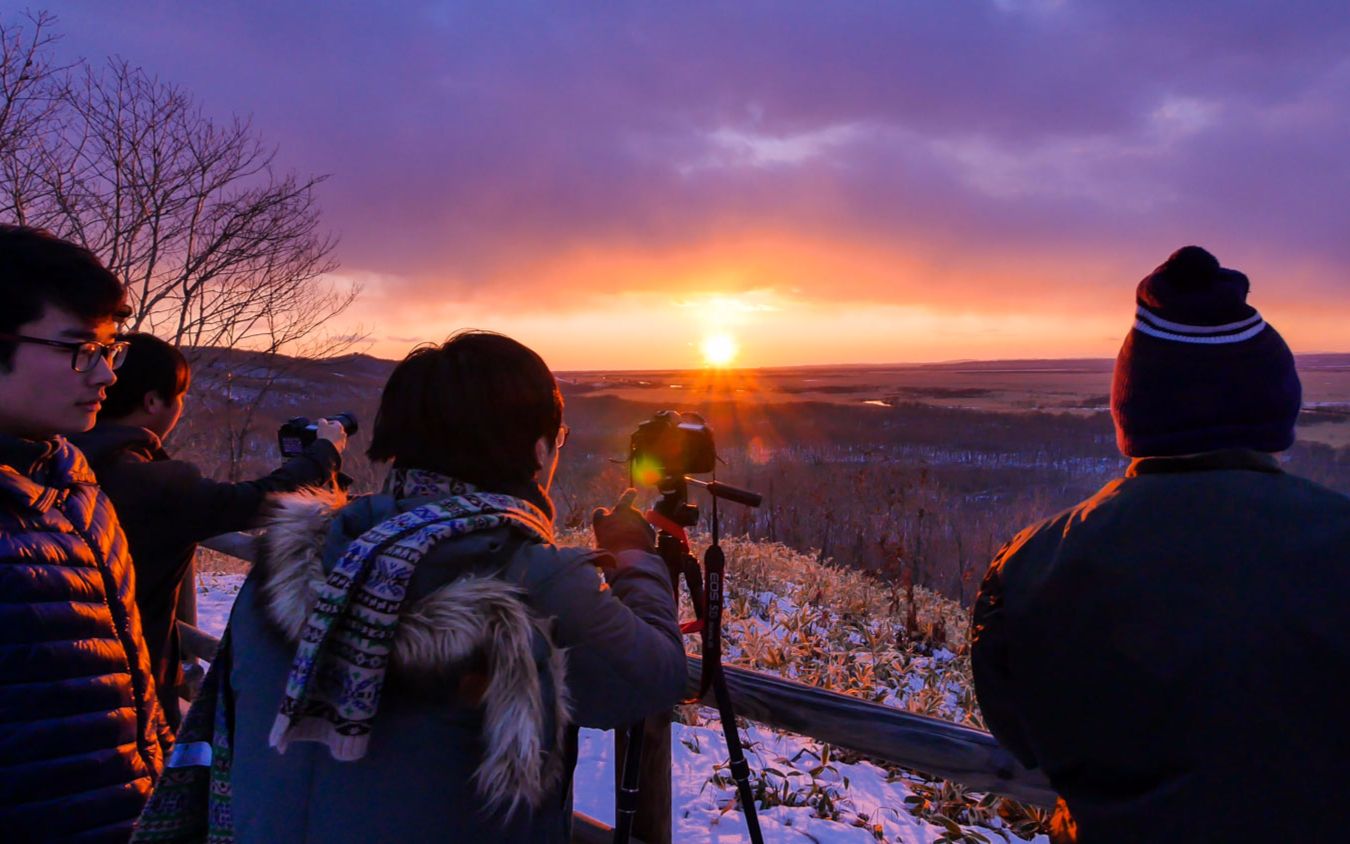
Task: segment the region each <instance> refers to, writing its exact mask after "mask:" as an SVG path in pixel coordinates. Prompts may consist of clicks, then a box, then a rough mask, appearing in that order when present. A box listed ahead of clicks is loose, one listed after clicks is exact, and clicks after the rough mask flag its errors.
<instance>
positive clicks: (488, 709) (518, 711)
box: [258, 490, 570, 815]
mask: <svg viewBox="0 0 1350 844" xmlns="http://www.w3.org/2000/svg"><path fill="white" fill-rule="evenodd" d="M346 503H347V501H346V498H345V496H343V495H342V494H341V493H335V492H329V491H323V490H306V491H302V492H294V493H286V494H281V495H276V496H274V497H273V499H272V507H271V509H270V512H269V514H268V515H267V517H266V518H265V519H264V521H263V524H264V527H265V533H264V535H263V538H262V541H261V543H260V549H259V550H260V553H259V557H258V568H259V575H260V580H259V588H260V593H261V598H262V606H263V611H264V613H265V615H266V617H267V619H268V621H269V622H270V623H271V624H272V626H273V627H274V628H275V629H276V630H277V631H278V632H280V633H281V634H282V635H284V636H285V637H286V639H287V640H288V641H290V642H292V643H296V642H298V641H299V638H300V633H301V631H302V630H303V628H304V626H305V620H306V618H307V616H308V615H309V612H310V609H311V608H312V606H313V604H314V597H315V591H316V589H317V587H318V586H319V585H320V584H322V583H323V582H324V578H325V576H326V575H325V566H324V564H325V560H324V549H325V545H326V543H327V542H328V538H329V533H330V530H331V529H332V527H333V522H334V519H335V518H337V517H338V514H339V511H340V510H341V509H342V507H343V506H344V505H345V504H346ZM330 548H331V546H330ZM329 553H330V554H331V550H330V552H329ZM541 640H542V642H544V643H546V647H545V650H546V652H547V654H548V657H547V659H545V660H542V661H541V660H538V659H537V658H536V655H535V654H536V651H535V644H536V642H537V641H541ZM390 659H391V662H390V671H391V677H401V678H403V679H409V680H413V681H414V682H415V683H417V684H418V685H419V686H420V685H426V684H427V683H432V684H435V685H434V686H433V687H434V688H445V689H446V695H447V697H453V696H454V691H453V689H454V685H453V682H452V681H453V680H454V679H455V677H454V675H455V674H456V673H461V674H462V673H463V671H464V667H465V666H467V665H470V664H472V665H474V666H475V667H476V668H475V670H482V671H484V673H485V675H486V677H485V680H486V685H485V688H484V690H483V692H482V694H481V697H480V698H479V699H478V700H477V701H468V702H466V701H464V700H462V699H460V700H459V702H458V704H454V703H448V704H447V705H477V706H481V708H482V711H483V741H484V744H485V748H486V750H485V753H484V755H483V759H482V761H481V763H480V764H479V766H478V769H477V771H476V773H475V775H474V780H475V784H476V786H477V791H478V793H479V795H480V797H481V798H482V799H483V800H484V802H485V804H486V805H487V806H488V807H489V808H491V809H494V810H495V809H501V810H504V811H505V812H506V814H507V815H510V814H511V813H513V812H514V811H515V810H517V809H518V808H520V807H522V806H528V807H530V808H536V807H538V806H539V805H540V803H541V801H542V800H543V799H544V797H545V795H546V794H547V793H548V792H549V790H550V789H551V788H552V786H553V785H554V784H555V783H556V780H557V777H558V776H559V774H560V773H561V769H562V757H563V753H562V752H561V748H562V745H563V737H564V734H565V731H566V729H567V726H568V724H569V723H570V716H569V706H568V695H567V689H566V686H565V676H566V672H565V669H566V666H565V662H564V653H563V651H562V650H561V649H559V648H557V647H556V646H554V645H553V643H552V641H551V640H550V638H549V637H548V635H547V634H546V632H545V631H544V630H543V629H542V627H541V625H540V624H539V622H538V620H537V619H536V618H535V617H534V616H533V615H532V613H531V612H530V609H529V607H528V606H527V605H526V603H525V601H524V600H523V594H522V591H521V590H520V589H519V588H518V587H516V586H514V585H512V584H511V583H508V582H506V581H504V580H501V579H499V578H496V577H492V576H484V575H472V574H466V575H464V576H461V577H458V578H456V579H454V580H451V581H449V582H447V583H445V584H444V585H442V586H440V587H438V588H436V589H434V590H432V591H431V592H429V593H427V594H425V595H424V596H421V597H413V596H410V597H409V599H408V601H407V603H406V604H405V605H404V607H403V609H402V611H401V613H400V616H399V622H398V628H397V631H396V633H395V636H394V644H393V651H392V653H391V655H390ZM480 666H481V668H479V667H480ZM541 671H544V672H547V674H548V675H549V679H550V680H551V683H547V684H546V683H545V682H543V678H542V677H541ZM460 679H463V677H462V676H461V677H460ZM546 686H548V687H549V688H551V689H552V693H551V699H550V700H545V699H544V698H545V687H546ZM550 716H551V717H550ZM550 720H551V721H552V722H553V726H554V729H553V730H552V731H549V730H548V727H547V725H548V724H549V721H550ZM378 724H379V721H378V716H376V722H375V732H374V734H373V738H372V740H373V741H379V726H378Z"/></svg>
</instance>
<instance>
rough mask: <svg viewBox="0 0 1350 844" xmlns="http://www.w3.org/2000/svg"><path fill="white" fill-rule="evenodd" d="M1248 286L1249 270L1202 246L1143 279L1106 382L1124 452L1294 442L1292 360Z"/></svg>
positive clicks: (1297, 398)
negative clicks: (1235, 267)
mask: <svg viewBox="0 0 1350 844" xmlns="http://www.w3.org/2000/svg"><path fill="white" fill-rule="evenodd" d="M1249 289H1250V283H1249V282H1248V280H1247V276H1245V275H1243V274H1242V273H1240V272H1238V271H1237V270H1231V269H1226V268H1224V267H1221V266H1220V265H1219V261H1218V259H1217V258H1215V257H1214V256H1213V255H1211V254H1210V253H1208V252H1206V251H1205V250H1204V249H1201V248H1200V247H1198V246H1187V247H1184V248H1182V249H1179V250H1177V251H1176V252H1174V253H1173V254H1172V256H1171V257H1169V258H1168V259H1167V260H1166V261H1165V262H1164V263H1163V264H1162V266H1160V267H1158V268H1157V269H1156V270H1154V271H1153V272H1152V273H1150V274H1149V275H1147V276H1146V277H1145V278H1144V280H1143V281H1141V282H1139V287H1138V290H1137V291H1136V310H1135V322H1134V327H1133V329H1132V330H1131V331H1130V333H1129V335H1127V336H1126V338H1125V343H1124V345H1122V346H1121V349H1120V355H1119V356H1118V357H1117V359H1116V369H1115V375H1114V378H1113V382H1112V386H1111V415H1112V418H1113V419H1114V420H1115V423H1116V443H1117V445H1119V446H1120V450H1121V451H1122V452H1123V453H1124V454H1126V455H1127V456H1130V457H1146V456H1165V455H1178V454H1193V453H1198V452H1203V451H1215V450H1218V449H1224V448H1249V449H1254V450H1257V451H1266V452H1276V451H1283V450H1285V449H1287V448H1289V446H1290V445H1292V444H1293V441H1294V423H1295V422H1296V421H1297V419H1298V412H1299V408H1300V406H1301V403H1302V387H1301V385H1300V384H1299V379H1298V373H1297V371H1296V370H1295V368H1294V358H1293V355H1292V354H1291V353H1290V351H1289V347H1288V346H1287V345H1285V342H1284V339H1283V338H1281V337H1280V335H1279V332H1277V331H1276V330H1275V329H1274V328H1273V327H1272V326H1271V325H1270V324H1269V323H1267V322H1266V321H1265V320H1264V319H1262V317H1261V314H1259V313H1258V312H1257V311H1256V309H1255V308H1253V307H1252V306H1251V305H1249V304H1247V293H1248V290H1249Z"/></svg>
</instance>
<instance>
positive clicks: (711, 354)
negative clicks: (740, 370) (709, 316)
mask: <svg viewBox="0 0 1350 844" xmlns="http://www.w3.org/2000/svg"><path fill="white" fill-rule="evenodd" d="M701 350H702V352H703V361H704V362H705V363H706V364H708V366H716V367H722V366H728V365H730V364H731V362H732V361H734V360H735V359H736V353H737V352H739V351H740V347H739V346H737V345H736V341H735V339H733V338H732V337H731V335H729V334H709V335H708V336H707V337H704V338H703V345H702V346H701Z"/></svg>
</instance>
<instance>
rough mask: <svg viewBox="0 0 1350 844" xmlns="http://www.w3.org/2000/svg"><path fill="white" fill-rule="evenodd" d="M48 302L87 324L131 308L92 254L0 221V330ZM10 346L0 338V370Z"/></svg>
mask: <svg viewBox="0 0 1350 844" xmlns="http://www.w3.org/2000/svg"><path fill="white" fill-rule="evenodd" d="M48 305H52V306H54V307H57V308H60V309H61V310H63V311H68V312H70V313H72V314H74V315H75V316H77V317H79V318H80V319H83V320H85V321H86V322H89V323H91V324H92V323H96V322H101V321H102V320H105V319H111V320H116V321H121V320H124V319H126V318H127V316H128V315H130V313H131V309H130V308H128V307H127V294H126V289H125V288H123V287H122V283H121V282H120V281H118V280H117V276H115V275H113V274H112V273H111V272H109V271H108V270H107V268H105V267H104V266H103V264H101V263H100V262H99V260H98V258H96V257H94V253H92V252H90V251H89V250H88V249H85V248H83V247H81V246H76V245H75V244H73V243H70V242H68V241H65V240H61V239H59V238H57V237H55V236H54V235H52V234H51V233H50V232H47V231H43V230H42V229H34V228H29V227H27V226H11V225H5V224H3V223H0V334H15V333H17V332H18V331H19V329H20V327H21V326H24V325H27V324H28V323H30V322H37V321H38V320H40V319H42V318H43V317H44V316H45V315H46V310H47V306H48ZM15 345H16V344H15V343H14V341H12V340H0V371H5V372H8V371H9V369H10V366H11V365H12V364H13V362H14V348H15Z"/></svg>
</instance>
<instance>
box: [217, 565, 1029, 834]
mask: <svg viewBox="0 0 1350 844" xmlns="http://www.w3.org/2000/svg"><path fill="white" fill-rule="evenodd" d="M243 580H244V576H243V575H239V574H213V573H206V574H203V575H201V576H200V578H199V585H198V597H197V601H198V604H197V612H198V624H199V626H201V627H202V628H203V629H205V630H207V631H209V632H211V633H213V634H216V635H219V634H220V632H221V631H222V630H223V629H224V628H225V622H226V620H227V619H228V617H229V611H230V606H231V605H232V603H233V601H234V596H235V594H236V593H237V592H238V591H239V587H240V585H241V584H242V583H243ZM700 717H701V718H703V719H704V720H705V721H706V724H705V725H703V726H686V725H683V724H675V725H674V726H673V728H672V730H671V762H672V772H671V786H672V792H673V793H672V800H671V824H672V828H673V831H674V840H676V841H680V842H689V844H704V842H709V843H711V842H717V843H718V844H730V842H743V841H748V840H749V835H748V833H747V831H746V827H745V821H744V816H743V815H742V814H741V812H740V811H739V810H738V809H737V808H735V804H734V802H733V797H734V794H735V786H734V784H733V783H732V782H731V781H730V776H729V774H728V771H727V768H726V759H727V749H726V741H725V739H724V738H723V736H722V730H721V726H720V725H719V724H718V722H717V713H716V711H714V710H710V709H701V710H700ZM742 740H743V741H746V742H747V756H748V758H749V760H750V765H751V768H752V769H753V770H754V771H756V772H764V775H765V776H767V777H768V778H769V784H770V786H772V787H774V788H775V790H780V789H781V792H782V794H783V795H784V797H785V800H784V802H783V803H781V804H780V805H775V806H773V807H771V808H769V809H764V810H761V811H760V813H759V816H760V823H761V825H762V826H763V829H764V837H765V840H766V841H789V842H791V841H802V842H818V844H866V842H875V841H888V842H905V844H928V843H929V842H941V841H960V840H962V839H961V838H959V837H954V836H953V835H952V834H951V833H952V830H951V829H950V828H949V827H945V826H938V825H936V824H930V823H927V822H926V821H923V820H921V819H919V818H916V817H915V816H914V815H912V814H911V813H910V812H909V811H907V809H906V808H905V799H906V798H907V797H911V796H912V795H913V794H914V792H913V791H912V790H911V789H910V788H909V786H908V785H907V783H906V782H905V781H904V780H894V781H891V780H890V779H889V777H888V776H887V773H886V772H885V771H883V770H881V769H880V768H878V767H876V766H874V765H871V764H868V763H866V762H861V763H857V764H844V763H841V762H838V761H835V760H832V759H829V758H826V759H824V760H822V759H821V754H822V752H826V751H822V748H821V747H820V746H819V744H818V743H817V742H814V741H812V740H810V739H805V738H801V737H799V736H794V735H785V734H781V733H777V732H774V731H771V730H767V729H759V728H757V727H751V728H750V729H749V730H747V731H745V732H743V733H742ZM580 750H581V753H580V758H579V760H578V762H577V768H576V779H575V783H576V796H575V802H576V809H577V810H578V811H580V812H584V813H586V814H588V815H590V816H591V817H594V818H596V819H597V820H600V821H604V822H605V823H610V824H612V823H613V822H614V764H615V762H614V736H613V733H606V732H602V731H599V730H582V731H581V747H580ZM804 790H810V791H813V792H816V793H817V794H819V793H821V792H823V793H826V794H828V795H829V796H830V798H831V800H830V802H831V803H832V804H833V805H834V806H835V807H837V808H839V809H841V810H842V811H841V813H840V814H841V817H843V818H845V820H838V821H835V820H829V819H824V818H820V817H817V810H816V809H815V808H812V807H811V806H802V805H795V806H794V805H791V803H792V802H793V800H794V799H799V798H796V797H794V795H799V794H801V793H802V792H803V791H804ZM815 802H816V803H817V804H819V801H818V800H817V801H815ZM966 829H967V830H968V831H970V832H974V833H976V834H978V835H981V836H983V837H984V838H986V839H992V840H994V841H997V840H999V836H1000V833H999V832H996V831H994V830H990V829H988V828H986V827H968V828H966ZM1006 837H1007V839H1008V840H1010V841H1018V840H1019V839H1017V838H1016V837H1015V836H1013V835H1011V834H1007V836H1006ZM967 840H975V841H978V840H980V839H979V838H972V839H967ZM1035 841H1036V842H1037V844H1042V843H1043V842H1045V841H1046V839H1045V838H1044V837H1041V838H1037V839H1035Z"/></svg>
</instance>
